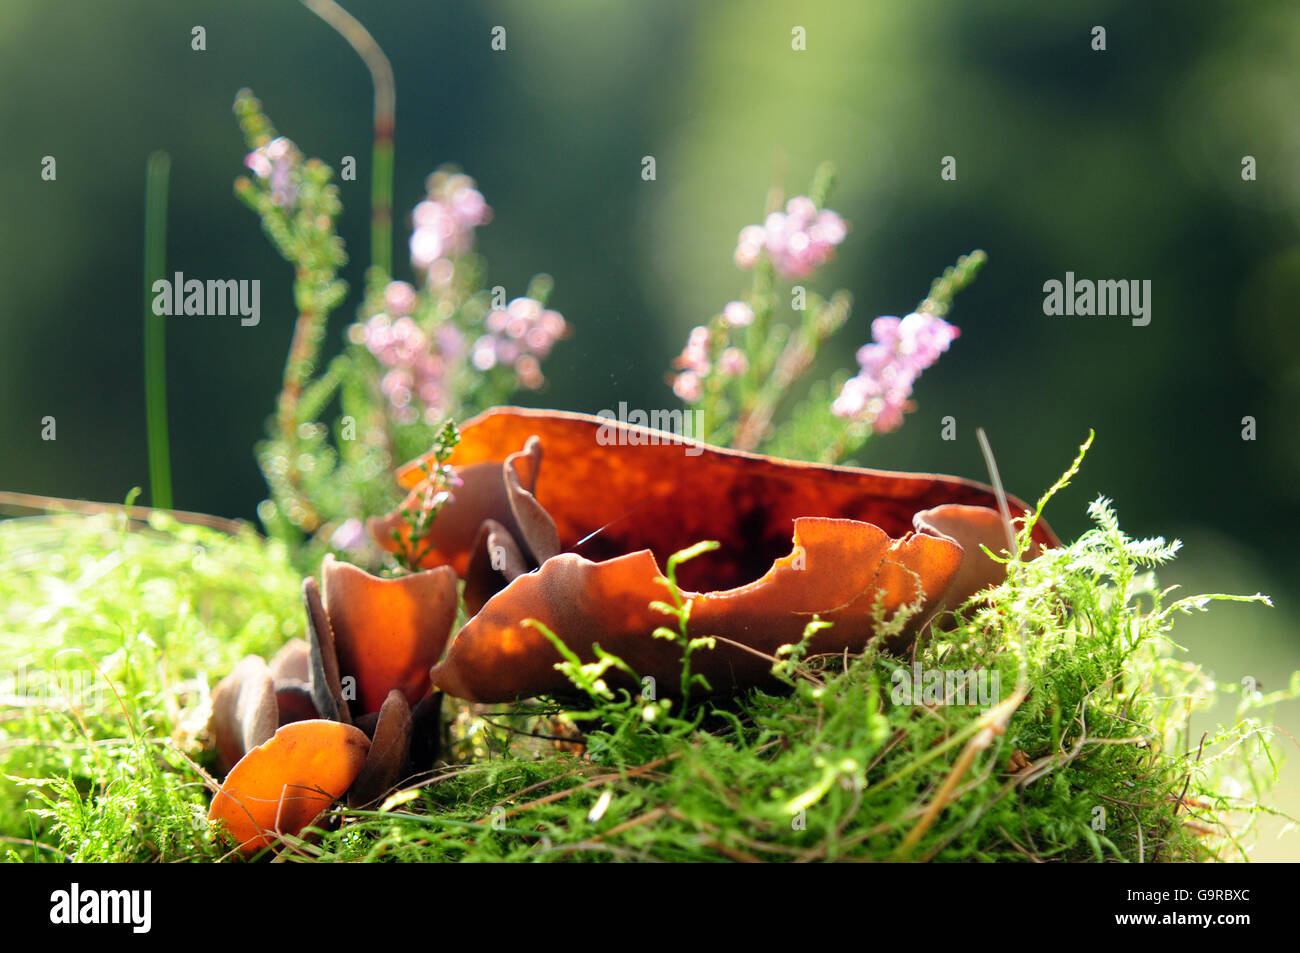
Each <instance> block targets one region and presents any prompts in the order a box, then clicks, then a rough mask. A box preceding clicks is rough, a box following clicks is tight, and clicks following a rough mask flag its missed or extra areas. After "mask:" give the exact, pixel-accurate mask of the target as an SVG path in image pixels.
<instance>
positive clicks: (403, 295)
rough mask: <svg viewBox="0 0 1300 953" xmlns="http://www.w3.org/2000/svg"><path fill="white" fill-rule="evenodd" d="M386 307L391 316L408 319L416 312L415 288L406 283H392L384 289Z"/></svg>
mask: <svg viewBox="0 0 1300 953" xmlns="http://www.w3.org/2000/svg"><path fill="white" fill-rule="evenodd" d="M384 307H385V308H387V309H388V313H389V314H395V315H397V316H398V317H399V318H403V317H406V315H408V314H410V313H411V312H412V311H414V310H415V288H414V287H412V286H411V285H410V284H409V283H408V282H405V281H390V282H389V283H388V286H387V287H386V288H384Z"/></svg>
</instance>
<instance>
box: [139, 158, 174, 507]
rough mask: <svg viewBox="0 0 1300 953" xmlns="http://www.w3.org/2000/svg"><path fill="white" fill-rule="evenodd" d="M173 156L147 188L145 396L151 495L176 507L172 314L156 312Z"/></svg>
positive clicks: (155, 167)
mask: <svg viewBox="0 0 1300 953" xmlns="http://www.w3.org/2000/svg"><path fill="white" fill-rule="evenodd" d="M171 164H172V163H171V158H170V157H169V156H168V155H167V153H165V152H161V151H159V152H154V153H153V154H152V155H150V156H149V162H148V164H147V165H146V167H145V190H144V299H145V309H144V402H145V424H146V428H147V430H148V435H149V498H150V502H152V503H153V505H154V506H156V507H159V508H161V509H171V506H172V468H171V450H170V447H169V445H168V436H167V328H166V325H165V324H164V323H163V322H164V321H166V318H165V317H164V316H163V315H160V314H154V312H153V308H152V307H151V306H150V302H152V300H153V286H154V282H156V281H158V280H160V279H161V278H162V277H163V272H164V271H165V270H166V268H167V181H168V177H169V173H170V171H171Z"/></svg>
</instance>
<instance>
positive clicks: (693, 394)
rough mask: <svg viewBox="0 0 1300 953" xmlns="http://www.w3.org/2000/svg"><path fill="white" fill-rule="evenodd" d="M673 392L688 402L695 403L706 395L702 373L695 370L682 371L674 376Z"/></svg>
mask: <svg viewBox="0 0 1300 953" xmlns="http://www.w3.org/2000/svg"><path fill="white" fill-rule="evenodd" d="M673 393H674V394H676V395H677V396H678V397H679V398H681V399H682V400H684V401H685V402H686V403H688V404H693V403H695V402H696V401H697V400H699V399H700V398H701V397H702V396H704V388H703V387H702V386H701V384H700V375H698V374H696V373H695V372H694V371H682V372H681V373H680V374H678V375H677V376H676V377H675V378H673Z"/></svg>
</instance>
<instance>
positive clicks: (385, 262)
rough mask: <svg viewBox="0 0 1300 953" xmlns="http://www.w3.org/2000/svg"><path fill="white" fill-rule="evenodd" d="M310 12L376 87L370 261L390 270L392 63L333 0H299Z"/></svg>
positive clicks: (393, 119) (394, 90)
mask: <svg viewBox="0 0 1300 953" xmlns="http://www.w3.org/2000/svg"><path fill="white" fill-rule="evenodd" d="M302 4H303V6H305V7H306V8H307V9H308V10H310V11H311V12H312V13H314V14H316V15H317V16H318V17H320V18H321V19H322V20H324V21H325V22H326V23H328V24H329V25H330V26H331V27H333V28H334V30H335V32H337V33H338V34H339V36H341V37H343V39H345V40H347V42H348V45H349V46H351V47H352V49H353V50H355V51H356V53H357V55H358V56H360V57H361V60H362V62H364V63H365V64H366V69H368V70H370V80H371V82H372V84H373V85H374V87H375V138H374V146H373V150H372V153H371V165H372V174H371V180H370V261H371V264H372V265H373V266H374V267H376V268H380V269H383V272H384V274H385V275H391V274H392V273H393V128H394V125H395V122H396V114H397V85H396V83H395V82H394V81H393V66H392V64H391V63H390V62H389V61H388V57H387V56H385V55H384V51H383V50H382V49H381V48H380V46H379V44H378V43H376V42H375V38H374V37H373V36H371V35H370V31H369V30H367V29H366V28H365V27H364V26H362V25H361V23H360V22H359V21H358V20H357V19H356V17H354V16H352V14H350V13H348V12H347V11H346V10H344V9H343V8H342V7H341V6H339V5H338V4H337V3H335V2H334V0H302Z"/></svg>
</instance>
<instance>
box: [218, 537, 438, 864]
mask: <svg viewBox="0 0 1300 953" xmlns="http://www.w3.org/2000/svg"><path fill="white" fill-rule="evenodd" d="M321 579H322V583H321V584H320V585H318V584H317V582H316V580H315V579H314V578H309V579H307V580H305V581H304V582H303V601H304V603H305V605H306V610H307V634H308V639H307V641H306V642H304V641H302V640H300V639H299V640H294V641H292V642H290V643H288V644H287V645H286V646H285V647H284V648H283V649H281V651H280V652H279V654H277V655H276V657H275V658H274V659H272V661H271V663H270V664H269V665H268V664H267V663H266V662H264V661H262V660H261V659H260V658H257V657H256V656H249V657H247V658H245V659H244V660H243V661H241V662H240V663H239V664H238V665H237V666H235V668H234V670H232V671H231V673H230V674H229V675H228V676H226V678H225V679H223V680H222V681H221V682H220V683H219V684H218V685H217V687H216V688H215V689H214V690H213V692H212V718H211V721H210V723H209V733H210V734H211V735H212V738H213V742H214V745H215V747H216V750H217V757H218V761H219V763H220V764H219V766H220V767H221V768H222V769H228V771H229V773H228V774H227V775H226V777H225V780H224V781H223V782H222V784H221V788H220V790H219V791H218V793H217V796H216V797H215V798H214V799H213V802H212V807H211V810H210V811H209V813H208V817H209V818H210V819H211V820H214V821H216V820H220V821H224V822H225V824H226V827H227V830H228V831H229V832H230V833H231V834H232V835H233V836H234V837H235V838H236V839H237V840H238V842H239V845H240V849H241V850H242V851H244V852H245V853H252V852H255V851H257V850H260V849H261V848H263V847H266V846H269V845H274V844H276V843H278V842H279V840H280V837H281V835H295V836H296V835H298V834H299V833H301V832H302V830H303V829H304V828H306V827H308V826H309V825H311V824H312V823H314V822H315V821H316V820H317V819H318V818H319V817H320V815H321V814H322V813H323V812H324V811H325V810H326V808H328V807H329V806H330V804H331V803H333V802H334V801H335V800H338V799H340V798H342V797H344V796H346V797H347V800H348V803H349V804H350V805H352V806H353V807H362V806H366V805H370V804H373V803H375V802H376V801H378V800H379V799H380V798H381V797H382V796H383V795H384V794H386V793H387V792H388V791H389V790H391V789H392V788H393V786H394V785H395V784H396V783H397V782H399V781H401V780H402V779H403V778H405V777H408V776H409V775H410V774H411V773H413V772H414V771H418V770H421V769H424V768H428V767H430V766H431V765H432V763H433V760H434V757H435V756H436V753H437V741H438V732H439V724H438V708H439V701H440V696H438V695H434V694H430V687H431V682H430V678H429V670H430V667H431V666H432V665H433V664H434V663H435V662H436V661H437V660H438V659H439V657H440V656H441V655H442V654H443V649H444V648H445V647H446V644H447V638H448V636H449V635H450V634H451V627H452V624H453V623H454V621H455V619H456V610H457V601H458V595H457V584H456V575H455V573H454V572H453V571H452V570H451V569H449V568H446V567H442V568H436V569H431V570H429V571H427V572H417V573H413V574H411V575H408V576H402V577H400V578H396V579H381V578H379V577H376V576H372V575H370V574H369V573H367V572H365V571H363V570H361V569H358V568H357V567H356V566H352V565H349V564H347V563H340V562H337V561H335V560H334V559H333V558H332V557H329V556H327V557H326V558H325V562H324V565H323V566H322V567H321Z"/></svg>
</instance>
